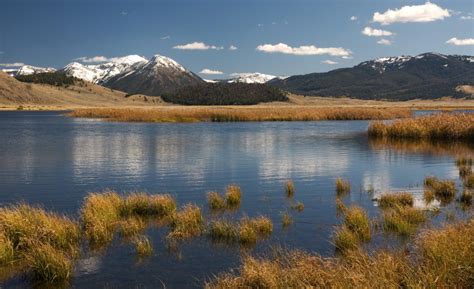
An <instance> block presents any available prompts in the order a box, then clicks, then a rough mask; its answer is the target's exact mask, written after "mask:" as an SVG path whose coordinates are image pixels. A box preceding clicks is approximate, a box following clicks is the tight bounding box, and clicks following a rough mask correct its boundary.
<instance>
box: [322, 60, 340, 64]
mask: <svg viewBox="0 0 474 289" xmlns="http://www.w3.org/2000/svg"><path fill="white" fill-rule="evenodd" d="M321 63H323V64H329V65H335V64H337V62H336V61H332V60H329V59H328V60H323V61H321Z"/></svg>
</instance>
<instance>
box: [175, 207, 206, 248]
mask: <svg viewBox="0 0 474 289" xmlns="http://www.w3.org/2000/svg"><path fill="white" fill-rule="evenodd" d="M170 226H171V231H170V232H169V234H168V238H174V239H185V238H190V237H194V236H199V235H200V234H201V233H202V232H203V230H204V219H203V216H202V213H201V209H200V208H199V207H197V206H196V205H193V204H187V205H185V206H184V207H183V208H182V209H181V210H179V211H177V212H176V213H175V214H173V215H172V217H171V223H170Z"/></svg>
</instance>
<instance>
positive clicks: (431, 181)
mask: <svg viewBox="0 0 474 289" xmlns="http://www.w3.org/2000/svg"><path fill="white" fill-rule="evenodd" d="M424 185H425V190H426V189H428V190H431V191H433V193H434V195H435V197H436V198H437V199H439V200H440V201H442V202H444V203H449V202H451V201H452V200H453V199H454V197H455V195H456V184H455V183H454V181H453V180H440V179H438V178H436V177H433V176H429V177H426V178H425V181H424Z"/></svg>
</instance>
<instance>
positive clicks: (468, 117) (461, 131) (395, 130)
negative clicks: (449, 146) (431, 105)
mask: <svg viewBox="0 0 474 289" xmlns="http://www.w3.org/2000/svg"><path fill="white" fill-rule="evenodd" d="M368 132H369V136H371V137H387V138H403V139H431V140H467V141H473V140H474V114H472V113H438V114H433V115H428V116H420V117H415V118H406V119H400V120H395V121H393V122H389V123H387V122H381V121H377V122H372V123H371V124H370V126H369V131H368Z"/></svg>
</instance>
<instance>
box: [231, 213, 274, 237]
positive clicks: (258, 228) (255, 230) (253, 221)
mask: <svg viewBox="0 0 474 289" xmlns="http://www.w3.org/2000/svg"><path fill="white" fill-rule="evenodd" d="M272 231H273V223H272V221H271V220H270V219H269V218H267V217H264V216H259V217H256V218H248V217H244V218H242V219H241V220H240V224H239V240H240V242H241V243H242V244H254V243H256V242H257V238H258V237H268V236H270V235H271V234H272Z"/></svg>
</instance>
